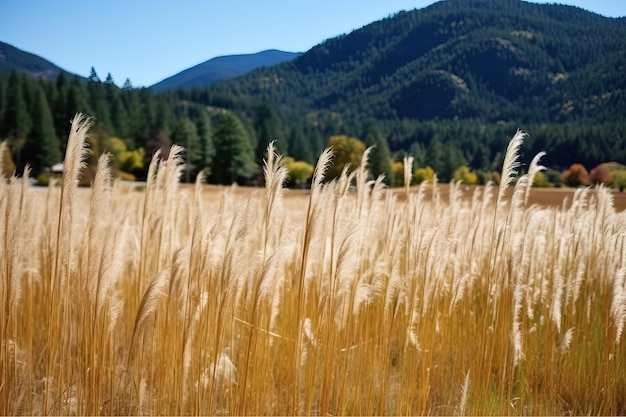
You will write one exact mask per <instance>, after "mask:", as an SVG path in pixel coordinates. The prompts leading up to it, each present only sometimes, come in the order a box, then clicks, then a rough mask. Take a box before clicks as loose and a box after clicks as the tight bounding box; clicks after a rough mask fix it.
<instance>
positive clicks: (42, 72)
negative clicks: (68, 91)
mask: <svg viewBox="0 0 626 417" xmlns="http://www.w3.org/2000/svg"><path fill="white" fill-rule="evenodd" d="M12 70H16V71H18V72H21V73H23V74H27V75H29V76H31V77H33V78H43V79H47V80H55V79H56V78H57V77H58V76H59V74H60V73H61V72H65V73H66V74H69V75H70V76H73V75H74V74H71V73H69V72H67V71H65V70H64V69H62V68H59V67H58V66H56V65H54V64H53V63H52V62H50V61H48V60H46V59H44V58H42V57H40V56H38V55H35V54H31V53H30V52H26V51H23V50H21V49H18V48H16V47H14V46H12V45H9V44H8V43H4V42H0V72H5V73H9V72H11V71H12Z"/></svg>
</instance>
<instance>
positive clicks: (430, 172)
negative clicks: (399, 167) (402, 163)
mask: <svg viewBox="0 0 626 417" xmlns="http://www.w3.org/2000/svg"><path fill="white" fill-rule="evenodd" d="M434 179H435V170H434V169H433V168H432V167H431V166H430V165H427V166H425V167H423V168H417V169H416V170H415V172H414V173H413V181H414V182H415V183H416V184H421V183H423V182H424V181H429V182H432V181H433V180H434Z"/></svg>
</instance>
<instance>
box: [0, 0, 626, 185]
mask: <svg viewBox="0 0 626 417" xmlns="http://www.w3.org/2000/svg"><path fill="white" fill-rule="evenodd" d="M625 44H626V19H624V18H619V19H610V18H605V17H602V16H599V15H596V14H593V13H589V12H586V11H584V10H582V9H579V8H575V7H570V6H562V5H555V4H552V5H545V4H543V5H539V4H531V3H526V2H523V1H520V0H447V1H445V2H440V3H435V4H433V5H432V6H429V7H427V8H424V9H416V10H413V11H408V12H400V13H398V14H396V15H394V16H390V17H388V18H386V19H383V20H381V21H378V22H374V23H372V24H369V25H367V26H365V27H363V28H361V29H357V30H355V31H353V32H352V33H349V34H347V35H343V36H339V37H336V38H333V39H329V40H327V41H325V42H323V43H321V44H319V45H317V46H316V47H314V48H312V49H311V50H309V51H308V52H306V53H304V54H302V55H301V56H299V57H298V58H296V59H294V60H291V61H289V62H284V63H281V64H278V65H275V66H270V67H264V68H258V69H256V70H253V71H251V72H250V73H248V74H246V75H243V76H240V77H237V78H235V79H232V80H226V81H220V82H218V83H216V84H214V85H211V86H209V87H197V88H184V89H183V88H177V89H172V90H167V91H164V92H161V93H155V92H154V91H152V89H149V88H140V89H137V88H133V87H132V85H131V84H130V82H127V83H125V84H124V87H123V88H119V87H117V86H116V85H115V84H114V83H113V80H112V79H111V77H107V78H106V79H105V80H104V81H102V80H101V79H100V78H99V77H98V75H97V74H96V72H95V69H93V68H92V74H91V75H90V76H89V78H88V79H86V80H85V79H81V78H78V77H68V76H67V75H66V74H64V73H61V74H60V75H59V76H58V77H57V79H56V80H54V81H52V80H46V79H41V78H32V77H31V76H28V75H25V74H24V73H22V72H18V71H13V72H11V73H10V74H7V73H2V72H0V141H4V140H6V144H7V147H8V149H7V151H5V152H4V154H3V155H2V158H3V161H4V171H5V175H6V174H9V173H10V172H11V171H12V170H13V169H16V170H17V172H18V173H19V172H22V170H23V168H24V167H25V165H26V163H30V165H31V167H32V168H33V171H32V172H33V173H34V175H37V174H38V173H45V172H46V171H47V169H48V168H49V167H50V166H52V165H53V164H55V163H57V162H59V161H60V160H61V156H62V154H63V150H64V143H65V140H66V139H67V134H68V129H69V120H70V119H71V118H72V117H73V115H74V114H75V113H76V112H83V113H85V114H87V115H90V116H93V117H94V127H93V129H92V133H91V138H90V147H91V149H92V151H93V153H92V156H91V157H90V160H89V161H88V169H87V170H86V175H85V178H84V179H83V181H84V183H86V184H88V183H89V181H90V178H92V174H93V173H94V172H95V171H94V167H95V163H96V160H97V156H98V155H99V154H100V153H101V152H103V151H107V152H110V153H111V154H112V155H113V160H112V164H113V167H114V169H115V170H116V172H123V173H125V174H133V175H134V176H135V177H137V178H145V175H146V172H147V164H148V163H149V162H150V159H151V157H152V155H153V153H154V152H155V151H156V150H157V149H161V151H162V154H163V155H166V154H167V151H168V149H169V147H170V146H171V144H173V143H176V144H179V145H182V146H183V147H185V148H186V153H185V159H186V161H187V162H188V169H187V170H186V172H185V179H186V180H193V178H194V177H195V176H196V175H197V174H198V173H199V172H200V171H204V172H205V173H207V174H208V180H209V181H210V182H218V183H232V182H233V181H236V182H240V183H245V182H250V181H252V182H254V178H260V176H259V173H260V172H261V169H262V164H263V158H264V155H265V150H266V148H267V144H268V142H269V141H271V140H276V146H277V148H278V151H279V152H280V153H282V154H284V155H288V156H290V157H291V158H292V159H291V160H292V161H294V163H298V162H304V163H308V164H313V163H314V162H315V161H316V159H317V156H318V155H319V153H320V152H321V150H322V149H324V148H325V147H326V146H328V145H329V144H337V143H339V144H344V145H348V146H347V148H346V149H348V151H347V152H349V153H350V152H352V153H355V152H357V151H358V150H359V149H361V151H359V152H362V150H363V149H364V147H365V145H367V146H371V145H376V148H374V149H375V151H374V152H372V153H371V154H370V156H371V157H372V158H373V159H374V160H373V161H372V174H373V175H378V173H384V174H385V176H386V178H389V179H390V184H395V185H398V184H402V181H403V175H402V160H403V157H404V155H405V154H407V153H410V154H411V155H413V156H414V157H415V165H414V167H416V168H419V169H424V170H425V172H427V171H428V172H431V173H432V172H433V171H435V172H436V173H437V175H438V178H439V180H440V181H444V182H447V181H449V180H450V179H452V178H454V177H455V172H456V171H457V169H459V168H463V169H464V170H465V172H468V170H469V171H471V172H472V173H473V175H474V178H475V179H476V178H478V180H479V181H481V182H484V181H486V180H488V179H491V178H494V177H493V176H492V175H491V174H493V171H498V170H499V169H500V167H501V165H502V153H503V151H504V150H505V149H506V145H507V143H508V141H509V139H510V138H511V137H512V135H513V134H514V133H515V132H516V130H517V129H523V130H525V131H527V132H529V134H530V136H529V137H528V138H527V139H526V140H525V141H524V146H523V148H522V164H527V163H529V162H530V159H531V158H532V157H533V156H534V155H536V154H537V153H538V152H540V151H546V152H547V153H548V154H547V156H546V157H545V158H544V159H542V163H543V165H546V166H548V167H549V168H552V170H551V171H550V172H548V174H547V175H546V177H548V180H547V182H548V183H553V184H556V185H558V184H559V183H560V181H561V179H560V172H561V171H565V170H566V169H567V168H568V167H570V165H572V164H574V163H580V164H582V165H584V166H585V167H586V168H587V169H591V168H593V167H596V166H597V165H599V164H602V163H604V162H609V161H615V162H618V163H621V164H626V118H625V117H624V115H626V93H625V91H626V77H625V76H624V74H626V46H625ZM356 139H360V140H361V141H362V142H364V143H361V142H360V141H359V140H356ZM388 148H389V149H388ZM377 150H380V151H381V152H378V151H377ZM353 151H354V152H353ZM344 156H345V155H344ZM348 156H352V155H348ZM374 156H375V158H374ZM337 160H339V158H337ZM300 166H302V165H300ZM374 166H376V167H377V168H376V169H374ZM611 166H617V165H611ZM521 169H522V170H523V169H524V166H522V168H521ZM311 170H312V168H311ZM429 170H430V171H429ZM417 171H419V170H417ZM396 174H399V176H396ZM418 177H419V176H417V174H416V179H415V180H416V181H418ZM420 178H423V177H420ZM251 179H252V180H251ZM296 182H297V183H299V184H303V183H304V182H305V180H302V179H301V180H296ZM623 182H624V184H625V185H626V178H624V181H623Z"/></svg>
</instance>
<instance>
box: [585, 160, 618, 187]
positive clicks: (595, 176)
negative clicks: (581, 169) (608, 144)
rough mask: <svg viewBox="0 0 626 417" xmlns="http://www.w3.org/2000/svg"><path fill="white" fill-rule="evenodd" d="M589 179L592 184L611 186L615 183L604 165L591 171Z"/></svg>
mask: <svg viewBox="0 0 626 417" xmlns="http://www.w3.org/2000/svg"><path fill="white" fill-rule="evenodd" d="M589 179H590V180H591V183H592V184H604V185H610V184H611V183H612V182H613V174H611V171H609V169H608V168H607V167H605V166H604V165H598V166H597V167H595V168H594V169H592V170H591V171H589Z"/></svg>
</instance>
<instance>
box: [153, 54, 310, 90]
mask: <svg viewBox="0 0 626 417" xmlns="http://www.w3.org/2000/svg"><path fill="white" fill-rule="evenodd" d="M299 55H300V53H296V52H285V51H278V50H276V49H270V50H266V51H261V52H257V53H254V54H240V55H226V56H219V57H215V58H212V59H209V60H208V61H205V62H203V63H201V64H198V65H195V66H193V67H191V68H188V69H186V70H184V71H181V72H179V73H178V74H175V75H172V76H171V77H168V78H166V79H164V80H162V81H159V82H158V83H156V84H154V85H152V86H151V87H150V88H151V89H152V90H153V91H156V92H159V91H165V90H171V89H174V88H193V87H207V86H209V85H211V84H214V83H216V82H218V81H221V80H226V79H230V78H234V77H236V76H239V75H243V74H245V73H247V72H249V71H252V70H253V69H256V68H259V67H263V66H270V65H275V64H279V63H281V62H284V61H289V60H292V59H294V58H296V57H297V56H299Z"/></svg>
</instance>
